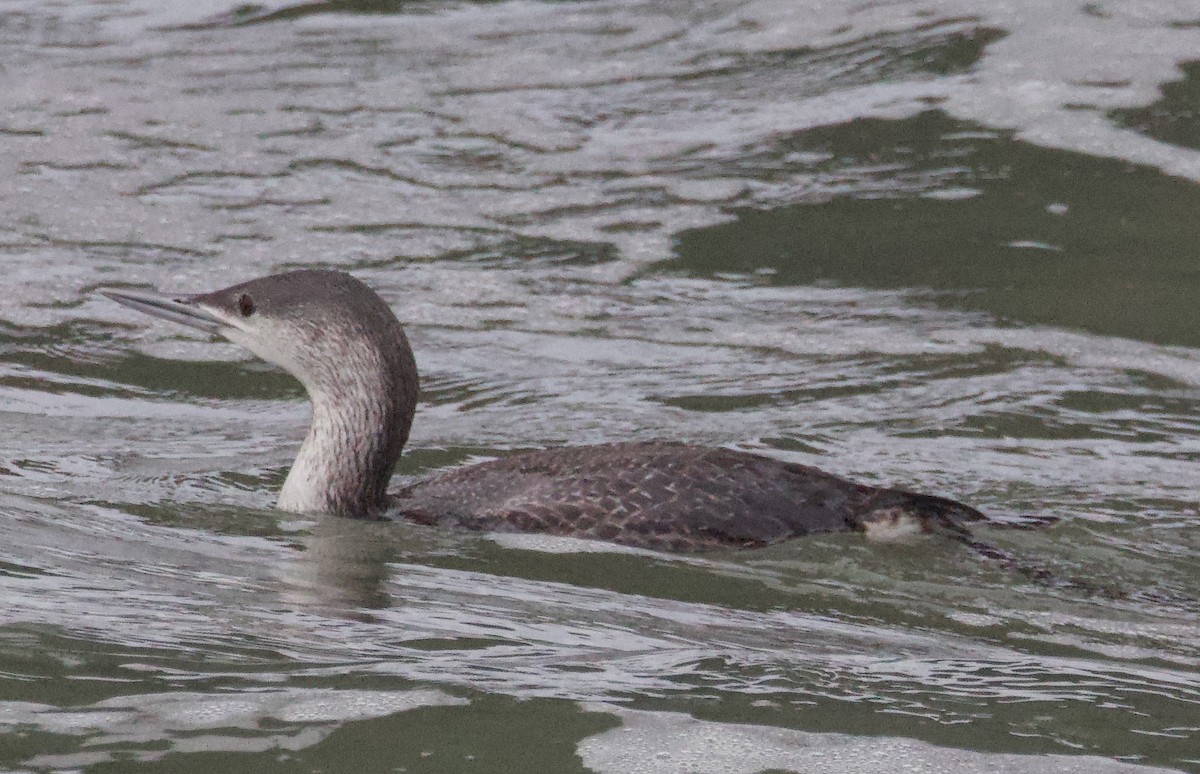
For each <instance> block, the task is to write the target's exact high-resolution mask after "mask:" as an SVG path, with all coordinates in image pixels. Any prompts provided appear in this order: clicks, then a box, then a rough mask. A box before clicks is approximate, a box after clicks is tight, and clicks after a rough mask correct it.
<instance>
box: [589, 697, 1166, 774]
mask: <svg viewBox="0 0 1200 774" xmlns="http://www.w3.org/2000/svg"><path fill="white" fill-rule="evenodd" d="M589 709H592V710H593V711H601V710H602V709H607V710H609V711H614V712H616V713H617V714H618V715H619V716H620V717H621V720H622V725H621V727H620V728H618V729H614V730H612V731H606V732H604V733H603V734H599V735H597V736H593V737H589V738H588V739H585V740H584V741H583V742H582V743H581V744H580V746H579V755H580V757H581V758H583V761H584V764H585V765H586V766H587V767H588V768H589V769H590V770H592V771H596V772H599V773H601V774H609V773H610V772H611V773H612V774H618V773H620V772H629V771H642V772H646V773H647V774H676V773H678V774H685V773H686V774H709V773H710V772H711V774H755V773H756V772H760V771H766V770H768V769H771V770H776V769H778V770H780V771H802V772H805V774H841V773H842V772H847V771H854V772H859V773H860V774H873V773H874V772H879V773H880V774H891V772H895V771H905V772H912V774H925V773H926V772H927V773H928V774H938V773H939V772H946V771H954V772H961V773H962V774H970V773H971V772H994V771H1020V772H1022V773H1023V774H1041V773H1044V774H1153V773H1154V772H1165V771H1173V769H1160V768H1153V767H1148V766H1138V765H1133V764H1129V763H1119V762H1116V761H1110V760H1107V759H1104V758H1096V757H1093V756H1079V755H1042V756H1033V755H1006V754H1002V753H1001V754H998V753H983V752H970V751H966V750H955V749H952V748H945V747H940V748H939V747H934V746H933V745H929V744H925V743H922V742H914V741H912V740H910V739H896V738H889V737H873V738H860V737H851V736H845V735H841V734H811V733H805V732H803V731H793V730H791V729H785V728H777V727H773V726H753V725H744V724H743V725H734V724H723V723H711V722H704V721H700V720H696V719H695V718H692V717H690V716H688V715H683V714H679V713H672V712H657V713H656V712H638V711H635V710H626V709H615V708H612V707H590V708H589Z"/></svg>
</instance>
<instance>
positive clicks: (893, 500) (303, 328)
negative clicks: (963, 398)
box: [118, 269, 984, 551]
mask: <svg viewBox="0 0 1200 774" xmlns="http://www.w3.org/2000/svg"><path fill="white" fill-rule="evenodd" d="M118 300H120V299H118ZM125 301H126V302H130V301H131V299H130V297H126V299H125ZM132 305H133V306H134V307H135V308H138V309H140V310H142V311H147V312H149V313H151V314H159V315H160V316H167V317H168V318H169V319H174V320H176V321H184V323H185V324H189V323H188V322H187V321H188V320H200V321H201V324H200V327H205V328H207V326H208V325H210V324H211V321H212V320H217V321H218V322H219V324H220V325H221V326H222V327H221V329H220V330H221V332H222V333H223V334H224V335H225V336H226V337H227V338H229V339H230V340H231V341H234V342H237V343H239V344H242V345H243V346H245V347H247V348H248V349H250V350H251V351H252V352H254V353H255V354H257V355H258V356H259V357H262V358H263V359H264V360H267V361H268V362H271V363H274V364H276V365H278V366H280V367H281V368H284V369H286V370H287V371H288V372H289V373H291V374H293V375H294V376H296V378H298V379H299V380H300V381H301V382H302V383H303V384H304V386H305V388H306V389H307V390H308V394H309V397H310V398H311V399H312V403H313V421H312V425H311V426H310V428H309V433H308V436H307V437H306V438H305V440H304V443H303V444H302V445H301V447H300V451H299V453H298V454H297V456H296V461H295V463H294V464H293V465H292V469H291V471H290V472H289V473H288V477H287V480H286V481H285V482H284V485H283V489H282V490H281V492H280V496H279V501H278V506H279V508H280V509H281V510H286V511H293V512H307V513H332V514H336V515H339V516H349V517H357V518H377V517H379V516H381V515H383V514H384V513H385V512H386V513H387V514H388V515H391V516H394V517H397V518H404V519H409V520H411V521H415V522H419V523H423V524H436V525H442V526H458V527H464V528H468V529H476V530H493V531H509V532H542V533H549V534H553V535H571V536H575V537H581V538H594V539H598V540H607V541H611V542H614V543H622V544H625V545H630V546H640V547H645V548H654V549H664V550H675V551H702V550H710V549H717V548H735V547H752V546H763V545H768V544H771V543H778V542H780V541H783V540H788V539H790V538H795V537H800V536H802V535H809V534H813V533H822V532H847V531H853V530H865V529H866V528H867V527H878V528H879V529H878V530H875V531H877V532H887V531H889V530H890V531H892V532H904V531H906V530H907V531H909V532H911V531H913V530H914V529H916V530H918V531H933V530H934V529H939V528H940V529H944V530H949V531H951V532H955V533H956V534H957V536H958V537H959V538H960V539H964V540H965V539H966V538H967V533H966V531H965V529H964V528H963V527H962V526H961V523H962V522H964V521H968V520H974V519H982V518H984V517H983V516H982V514H980V513H979V512H978V511H975V510H973V509H971V508H969V507H967V506H965V505H962V504H961V503H957V502H954V501H953V500H945V499H942V498H938V497H931V496H928V495H919V494H914V493H911V492H904V491H900V490H896V489H886V488H877V487H871V486H866V485H863V484H857V483H854V482H852V481H848V480H846V479H844V478H840V477H838V476H835V475H832V474H829V473H824V472H822V471H820V470H817V469H815V468H810V467H806V466H803V465H797V464H793V463H788V462H783V461H781V460H775V459H771V458H768V457H763V456H759V455H756V454H748V453H745V452H738V451H733V450H730V449H721V448H713V447H703V446H691V445H687V444H681V443H670V442H666V441H653V442H644V443H613V444H602V445H599V446H581V447H568V448H562V449H547V450H545V451H536V452H526V453H523V454H514V455H511V456H508V457H504V458H502V459H499V460H495V461H492V462H486V463H483V464H480V465H472V466H468V467H463V468H459V469H457V470H452V471H450V472H448V473H443V474H441V475H435V476H434V477H432V478H430V479H429V480H427V481H424V482H421V483H417V484H413V485H411V486H409V487H407V488H406V489H403V490H401V491H400V492H398V493H396V494H395V495H393V496H389V495H388V493H387V486H388V481H389V480H390V479H391V476H392V469H393V468H394V466H395V464H396V461H397V460H398V459H399V457H400V454H401V451H402V450H403V448H404V443H405V441H406V440H407V439H408V433H409V428H410V427H411V424H412V420H413V415H414V412H415V410H416V404H417V389H418V386H417V366H416V362H415V361H414V359H413V354H412V349H411V348H410V347H409V344H408V340H407V337H406V336H405V333H404V328H403V326H402V325H401V324H400V322H399V320H397V319H396V316H395V314H393V313H392V310H391V308H390V307H389V306H388V305H387V303H385V302H384V301H383V299H382V298H380V297H379V296H378V295H377V294H376V293H375V292H374V291H373V290H371V289H370V288H368V287H367V286H366V285H364V284H363V283H362V282H360V281H358V280H357V279H355V278H354V277H352V276H350V275H349V274H346V273H345V272H339V271H324V270H317V269H303V270H299V271H292V272H286V273H283V274H277V275H273V276H270V277H261V278H259V279H256V280H250V281H248V282H243V283H239V284H237V285H233V286H230V287H228V288H224V289H222V290H217V291H213V292H211V293H205V294H201V295H197V296H190V297H186V298H183V299H169V300H165V299H164V298H157V299H151V300H149V301H147V300H146V299H145V298H144V297H142V298H140V299H132ZM155 310H158V311H155ZM192 310H199V312H198V313H197V312H193V311H192ZM893 527H899V528H900V529H899V530H897V529H891V528H893Z"/></svg>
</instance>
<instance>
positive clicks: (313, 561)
mask: <svg viewBox="0 0 1200 774" xmlns="http://www.w3.org/2000/svg"><path fill="white" fill-rule="evenodd" d="M391 528H392V525H391V524H388V523H381V522H375V521H360V520H356V519H338V518H334V517H332V516H322V517H320V518H318V519H317V521H315V522H314V523H313V525H312V527H311V528H310V529H309V530H308V531H307V534H305V535H304V536H303V538H301V541H300V542H301V546H302V548H303V553H302V554H301V555H300V556H299V557H298V558H297V559H296V560H295V561H292V562H290V563H288V565H287V570H286V574H285V575H284V577H283V578H282V580H283V581H284V590H285V596H287V597H288V598H290V599H291V600H293V601H294V603H295V604H296V605H297V606H298V607H299V608H300V609H302V610H313V611H317V612H320V613H322V614H325V615H350V616H364V617H365V618H364V619H363V620H371V619H370V616H371V613H370V611H371V610H377V609H379V608H384V607H387V606H388V605H389V604H391V600H390V598H389V596H388V592H387V590H386V588H385V584H386V582H387V580H388V578H389V577H390V575H391V573H392V570H391V568H390V567H389V566H388V563H389V562H390V561H392V560H394V559H395V558H396V554H397V552H396V548H395V545H394V542H393V540H390V539H388V538H389V537H391V536H390V535H388V534H386V533H389V532H390V531H391Z"/></svg>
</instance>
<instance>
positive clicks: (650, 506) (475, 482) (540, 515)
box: [396, 442, 869, 551]
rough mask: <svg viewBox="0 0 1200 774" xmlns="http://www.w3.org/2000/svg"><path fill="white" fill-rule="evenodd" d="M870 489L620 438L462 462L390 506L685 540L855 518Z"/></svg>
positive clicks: (746, 458) (450, 517) (825, 525)
mask: <svg viewBox="0 0 1200 774" xmlns="http://www.w3.org/2000/svg"><path fill="white" fill-rule="evenodd" d="M868 489H869V488H866V487H861V486H858V485H856V484H853V483H851V482H849V481H846V480H844V479H841V478H838V477H836V476H833V475H830V474H827V473H823V472H821V471H819V470H815V469H813V468H807V467H804V466H801V465H794V464H789V463H785V462H780V461H778V460H773V459H769V458H766V457H761V456H758V455H753V454H746V453H743V452H735V451H731V450H728V449H716V448H706V447H697V446H688V445H684V444H671V443H657V442H656V443H626V444H610V445H604V446H590V447H574V448H567V449H556V450H547V451H538V452H529V453H525V454H517V455H513V456H511V457H507V458H504V459H500V460H496V461H493V462H488V463H483V464H481V465H474V466H470V467H467V468H461V469H458V470H455V471H451V472H450V473H447V474H444V475H442V476H438V477H435V478H433V479H431V480H429V481H426V482H422V483H420V484H416V485H414V486H411V487H409V488H408V489H405V490H403V491H401V492H399V493H398V494H397V497H396V500H397V503H396V505H397V507H398V508H399V514H398V515H399V516H401V517H403V518H408V519H411V520H414V521H418V522H423V523H430V524H439V525H447V524H453V525H458V526H462V527H466V528H469V529H480V530H491V531H519V532H541V533H548V534H555V535H571V536H575V537H582V538H595V539H600V540H608V541H612V542H616V543H622V544H625V545H634V546H641V547H648V548H659V549H670V550H677V551H678V550H683V551H688V550H693V551H694V550H705V549H714V548H721V547H735V546H756V545H765V544H768V543H775V542H778V541H781V540H786V539H788V538H792V537H796V536H799V535H804V534H809V533H816V532H844V531H848V530H852V529H855V528H857V521H856V520H855V514H856V513H857V512H858V510H859V508H860V507H861V503H862V501H863V499H864V497H865V492H867V491H868Z"/></svg>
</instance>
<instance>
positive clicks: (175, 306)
mask: <svg viewBox="0 0 1200 774" xmlns="http://www.w3.org/2000/svg"><path fill="white" fill-rule="evenodd" d="M99 292H100V293H101V294H103V295H105V296H108V297H109V298H111V299H112V300H113V301H116V302H117V303H118V304H123V305H125V306H127V307H129V308H130V309H136V310H138V311H139V312H142V313H143V314H148V315H151V316H152V317H161V318H163V319H164V320H170V321H171V322H174V323H179V324H180V325H186V326H188V327H189V328H198V329H200V330H202V331H207V332H209V333H216V332H218V331H220V330H221V328H224V327H227V326H228V323H226V322H225V321H224V320H222V319H221V318H220V317H217V316H216V315H214V314H212V313H211V312H209V311H208V310H206V309H204V308H203V307H200V306H198V305H197V304H196V303H195V301H193V300H192V297H191V296H167V295H163V294H161V293H153V292H150V291H145V290H125V289H120V290H117V289H115V288H108V289H104V290H101V291H99Z"/></svg>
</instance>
